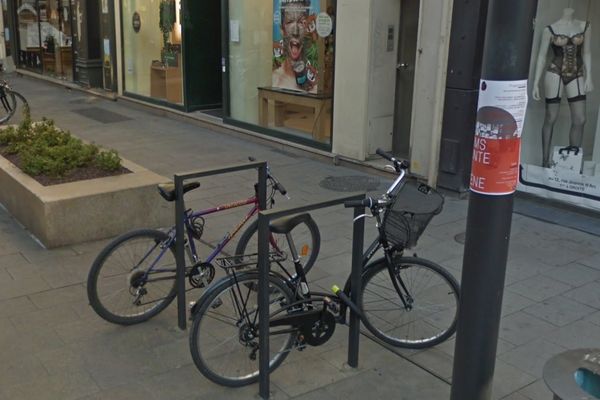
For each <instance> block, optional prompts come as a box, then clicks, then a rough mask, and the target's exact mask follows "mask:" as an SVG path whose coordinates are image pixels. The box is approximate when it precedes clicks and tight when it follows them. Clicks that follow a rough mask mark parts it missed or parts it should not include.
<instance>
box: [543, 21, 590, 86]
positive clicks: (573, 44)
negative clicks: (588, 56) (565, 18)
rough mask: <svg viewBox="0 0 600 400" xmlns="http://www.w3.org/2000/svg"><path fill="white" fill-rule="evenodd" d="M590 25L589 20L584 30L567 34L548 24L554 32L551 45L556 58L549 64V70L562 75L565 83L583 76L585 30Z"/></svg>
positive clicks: (551, 31)
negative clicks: (571, 34)
mask: <svg viewBox="0 0 600 400" xmlns="http://www.w3.org/2000/svg"><path fill="white" fill-rule="evenodd" d="M588 26H589V22H587V23H586V24H585V28H584V29H583V32H581V33H577V34H575V35H573V36H567V35H562V34H557V33H556V32H554V30H553V29H552V26H551V25H548V29H549V30H550V33H552V38H551V40H550V47H552V52H553V53H554V58H552V61H551V63H550V65H549V66H548V71H550V72H552V73H555V74H556V75H558V76H560V78H561V80H562V81H563V83H564V84H565V85H567V84H568V83H569V82H571V81H573V80H575V79H577V78H580V77H582V76H583V70H584V67H583V58H582V55H581V53H582V48H583V41H584V38H585V31H586V30H587V28H588Z"/></svg>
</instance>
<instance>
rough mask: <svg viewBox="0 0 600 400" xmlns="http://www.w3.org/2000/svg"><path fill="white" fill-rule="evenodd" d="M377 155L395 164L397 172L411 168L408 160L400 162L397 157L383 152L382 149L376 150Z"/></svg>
mask: <svg viewBox="0 0 600 400" xmlns="http://www.w3.org/2000/svg"><path fill="white" fill-rule="evenodd" d="M375 154H377V155H379V156H381V157H383V158H385V159H386V160H388V161H391V162H393V163H394V168H395V169H396V172H400V171H401V170H405V169H408V168H409V167H410V163H409V162H408V161H406V160H398V159H397V158H396V157H394V156H393V155H391V154H390V153H388V152H387V151H383V150H382V149H379V148H378V149H377V150H375Z"/></svg>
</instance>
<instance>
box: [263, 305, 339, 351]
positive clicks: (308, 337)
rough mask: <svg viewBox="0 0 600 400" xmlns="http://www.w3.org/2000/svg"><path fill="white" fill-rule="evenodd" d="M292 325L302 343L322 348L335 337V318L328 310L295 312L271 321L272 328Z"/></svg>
mask: <svg viewBox="0 0 600 400" xmlns="http://www.w3.org/2000/svg"><path fill="white" fill-rule="evenodd" d="M290 325H291V326H292V327H294V328H295V329H297V330H298V333H299V342H300V343H306V344H309V345H311V346H320V345H322V344H324V343H326V342H327V341H328V340H329V339H330V338H331V336H333V333H334V332H335V325H336V321H335V316H334V315H333V314H332V313H331V312H329V311H328V310H326V309H313V310H308V311H300V312H294V313H292V314H289V315H285V316H281V317H276V318H272V319H271V320H270V321H269V326H270V327H275V326H284V327H285V326H290Z"/></svg>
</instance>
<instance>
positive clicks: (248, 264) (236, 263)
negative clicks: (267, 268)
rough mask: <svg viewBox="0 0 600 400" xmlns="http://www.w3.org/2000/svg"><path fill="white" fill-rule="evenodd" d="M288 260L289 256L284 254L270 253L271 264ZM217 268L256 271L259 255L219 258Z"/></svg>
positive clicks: (216, 261)
mask: <svg viewBox="0 0 600 400" xmlns="http://www.w3.org/2000/svg"><path fill="white" fill-rule="evenodd" d="M286 259H287V256H286V255H285V254H282V253H277V252H274V251H273V252H270V253H269V264H272V263H280V262H283V261H285V260H286ZM215 263H216V265H217V266H219V267H221V268H223V269H225V270H227V269H231V268H235V269H236V270H237V269H245V268H248V269H256V267H257V265H258V253H254V254H243V255H237V256H228V257H219V258H216V259H215Z"/></svg>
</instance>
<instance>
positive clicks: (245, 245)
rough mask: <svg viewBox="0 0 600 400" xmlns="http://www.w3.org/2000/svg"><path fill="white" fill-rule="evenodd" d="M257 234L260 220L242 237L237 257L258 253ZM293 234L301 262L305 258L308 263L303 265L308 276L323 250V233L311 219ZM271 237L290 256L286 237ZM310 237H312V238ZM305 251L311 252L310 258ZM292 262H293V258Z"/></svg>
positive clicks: (275, 235) (237, 248) (298, 227)
mask: <svg viewBox="0 0 600 400" xmlns="http://www.w3.org/2000/svg"><path fill="white" fill-rule="evenodd" d="M294 232H297V235H296V236H297V237H294ZM257 233H258V220H256V221H253V222H252V224H250V226H248V229H246V230H245V231H244V233H242V236H241V237H240V240H239V242H238V244H237V246H236V248H235V255H236V256H240V255H244V254H250V253H257V252H258V241H257V239H256V238H257ZM291 233H292V237H294V244H295V246H296V249H297V251H298V253H299V256H300V262H302V261H303V257H304V258H306V263H302V268H303V269H304V273H305V274H306V273H308V271H310V269H311V268H312V266H313V265H314V264H315V261H316V260H317V257H318V256H319V251H320V250H321V233H320V232H319V227H318V226H317V224H316V222H315V221H314V220H313V219H312V218H310V219H309V220H308V222H302V223H301V224H299V225H297V226H295V227H294V229H292V231H291ZM271 235H273V237H274V238H275V240H276V242H277V245H278V247H279V248H280V250H283V251H284V252H288V255H289V251H288V250H287V241H286V237H285V235H281V234H275V233H271ZM308 236H310V238H309V237H308ZM298 237H300V240H298V241H297V239H298ZM271 246H272V245H271ZM303 249H308V250H309V251H310V254H309V255H308V257H306V255H304V254H303ZM290 261H292V260H291V258H290ZM293 275H295V274H293Z"/></svg>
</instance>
